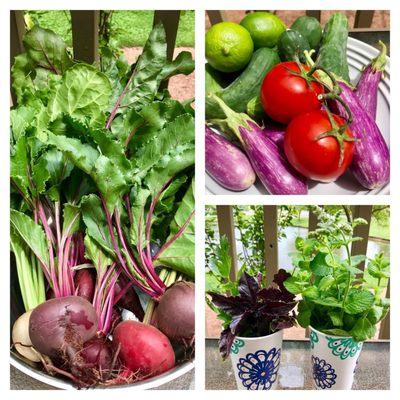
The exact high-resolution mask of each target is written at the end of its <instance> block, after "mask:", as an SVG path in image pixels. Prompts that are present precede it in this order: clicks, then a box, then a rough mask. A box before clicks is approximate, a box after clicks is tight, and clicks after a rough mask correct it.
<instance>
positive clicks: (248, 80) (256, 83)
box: [206, 47, 280, 119]
mask: <svg viewBox="0 0 400 400" xmlns="http://www.w3.org/2000/svg"><path fill="white" fill-rule="evenodd" d="M279 62H280V59H279V56H278V53H277V52H276V51H274V50H272V49H269V48H268V47H262V48H260V49H258V50H256V51H255V52H254V53H253V56H252V58H251V60H250V62H249V64H248V65H247V67H246V69H245V70H244V71H243V72H242V73H241V74H240V75H239V76H238V77H237V78H236V79H235V80H234V81H233V82H232V83H231V84H230V85H229V86H228V87H226V88H225V89H222V90H221V91H219V92H217V93H216V94H217V95H218V96H219V97H221V99H222V100H223V101H224V103H225V104H226V105H227V106H228V107H230V108H231V109H233V110H234V111H236V112H246V111H247V103H248V102H249V101H250V100H251V99H252V98H253V97H255V96H257V95H259V93H260V88H261V84H262V82H263V80H264V77H265V75H266V74H267V73H268V71H269V70H270V69H271V68H272V67H273V66H274V65H276V64H278V63H279ZM206 94H207V93H206ZM224 116H225V114H224V112H223V111H222V110H221V108H220V106H219V105H218V104H217V103H216V102H215V101H214V100H212V99H210V98H209V97H208V96H206V118H207V119H218V118H224Z"/></svg>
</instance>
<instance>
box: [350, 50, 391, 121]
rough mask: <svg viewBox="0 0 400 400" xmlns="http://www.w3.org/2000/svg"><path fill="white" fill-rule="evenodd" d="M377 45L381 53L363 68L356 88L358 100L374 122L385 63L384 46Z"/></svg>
mask: <svg viewBox="0 0 400 400" xmlns="http://www.w3.org/2000/svg"><path fill="white" fill-rule="evenodd" d="M379 44H380V45H381V48H382V49H381V52H380V53H379V55H378V56H377V57H376V58H374V59H373V60H372V61H371V62H370V63H369V64H368V65H367V66H366V67H365V68H364V70H363V71H362V73H361V77H360V79H359V81H358V83H357V87H356V93H357V97H358V100H359V101H360V103H361V105H362V106H363V107H364V109H365V111H366V112H367V113H368V114H369V115H370V116H371V118H372V119H374V120H376V110H377V102H378V86H379V83H380V82H381V79H382V76H383V74H384V71H385V67H386V63H387V57H386V46H385V44H384V43H383V42H379Z"/></svg>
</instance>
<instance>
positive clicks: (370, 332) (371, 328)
mask: <svg viewBox="0 0 400 400" xmlns="http://www.w3.org/2000/svg"><path fill="white" fill-rule="evenodd" d="M375 332H376V327H375V325H372V324H371V322H370V321H369V319H368V318H367V317H361V318H359V319H358V321H357V322H356V323H355V325H354V326H353V329H352V330H351V331H350V334H351V336H353V338H354V340H356V341H357V342H363V341H365V340H367V339H372V338H373V337H374V335H375Z"/></svg>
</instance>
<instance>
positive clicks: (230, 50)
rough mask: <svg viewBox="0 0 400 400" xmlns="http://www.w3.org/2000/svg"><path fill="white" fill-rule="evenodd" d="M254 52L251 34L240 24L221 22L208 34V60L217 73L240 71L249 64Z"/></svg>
mask: <svg viewBox="0 0 400 400" xmlns="http://www.w3.org/2000/svg"><path fill="white" fill-rule="evenodd" d="M253 50H254V45H253V41H252V40H251V36H250V34H249V32H248V31H247V30H246V29H245V28H243V27H242V26H240V25H239V24H235V23H233V22H220V23H218V24H215V25H213V26H212V27H211V28H210V30H209V31H208V32H207V33H206V58H207V61H208V62H209V64H210V65H211V66H212V67H213V68H214V69H216V70H217V71H221V72H235V71H240V70H241V69H243V68H244V67H245V66H246V65H247V64H248V63H249V61H250V58H251V56H252V54H253Z"/></svg>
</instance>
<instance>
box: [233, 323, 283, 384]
mask: <svg viewBox="0 0 400 400" xmlns="http://www.w3.org/2000/svg"><path fill="white" fill-rule="evenodd" d="M281 353H282V331H278V332H275V333H273V334H272V335H267V336H262V337H256V338H254V337H253V338H248V337H239V336H237V337H236V338H235V341H234V342H233V345H232V347H231V361H232V367H233V371H234V374H235V378H236V385H237V388H238V389H239V390H270V389H276V386H277V384H278V370H279V364H280V361H281Z"/></svg>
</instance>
